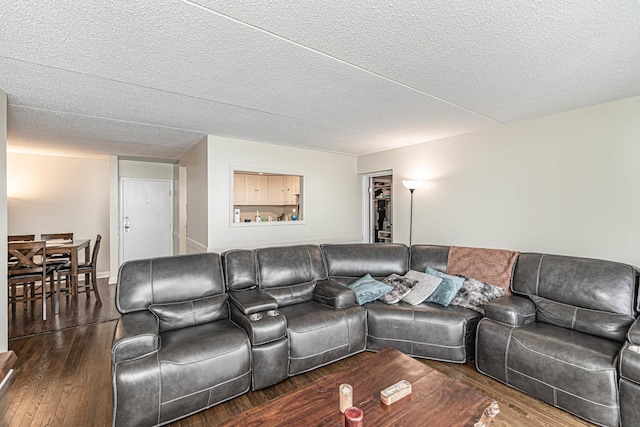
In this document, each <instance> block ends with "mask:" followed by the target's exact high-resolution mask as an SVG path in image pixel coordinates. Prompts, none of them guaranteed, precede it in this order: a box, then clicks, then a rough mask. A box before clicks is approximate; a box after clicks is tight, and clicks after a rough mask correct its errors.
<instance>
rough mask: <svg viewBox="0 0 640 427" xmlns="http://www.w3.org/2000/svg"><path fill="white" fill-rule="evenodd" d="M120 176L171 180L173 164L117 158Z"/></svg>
mask: <svg viewBox="0 0 640 427" xmlns="http://www.w3.org/2000/svg"><path fill="white" fill-rule="evenodd" d="M118 175H119V176H120V177H121V178H138V179H168V180H172V181H173V164H172V163H162V162H151V161H139V160H122V159H120V160H118Z"/></svg>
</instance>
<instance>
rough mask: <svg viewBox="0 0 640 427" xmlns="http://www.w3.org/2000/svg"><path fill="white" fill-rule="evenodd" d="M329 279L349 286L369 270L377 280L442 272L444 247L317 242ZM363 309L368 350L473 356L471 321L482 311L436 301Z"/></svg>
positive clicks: (457, 358)
mask: <svg viewBox="0 0 640 427" xmlns="http://www.w3.org/2000/svg"><path fill="white" fill-rule="evenodd" d="M322 251H323V254H324V256H325V261H326V264H327V269H328V273H329V279H330V280H332V281H335V282H337V283H340V284H343V285H348V284H349V283H352V282H353V281H355V280H356V279H358V278H360V277H362V276H364V275H365V274H367V273H369V274H371V275H372V276H373V277H374V278H377V279H379V280H382V279H383V278H385V277H387V276H389V275H390V274H393V273H395V274H399V275H404V274H406V272H407V271H408V270H409V269H412V270H416V271H421V272H424V271H425V269H426V267H432V268H434V269H436V270H439V271H442V272H445V271H446V269H447V259H448V254H449V247H447V246H431V245H414V246H412V247H411V252H409V248H408V247H407V246H405V245H403V244H382V245H377V244H368V243H355V244H325V245H322ZM364 307H365V308H366V309H367V350H371V351H379V350H382V349H383V348H386V347H393V348H395V349H397V350H399V351H402V352H403V353H405V354H408V355H410V356H413V357H422V358H428V359H434V360H442V361H447V362H457V363H464V362H466V361H467V360H469V359H471V358H473V354H474V343H475V331H476V325H477V324H478V321H479V320H480V318H481V315H480V314H479V313H477V312H475V311H473V310H469V309H466V308H462V307H455V306H451V305H450V306H448V307H443V306H441V305H439V304H435V303H422V304H418V305H415V306H414V305H410V304H407V303H405V302H402V301H401V302H399V303H397V304H386V303H384V302H380V301H374V302H371V303H367V304H365V305H364Z"/></svg>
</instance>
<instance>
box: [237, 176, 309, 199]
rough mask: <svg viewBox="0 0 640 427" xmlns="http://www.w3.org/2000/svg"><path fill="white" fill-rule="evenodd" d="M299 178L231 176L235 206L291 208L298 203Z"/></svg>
mask: <svg viewBox="0 0 640 427" xmlns="http://www.w3.org/2000/svg"><path fill="white" fill-rule="evenodd" d="M300 183H301V177H300V176H297V175H258V174H251V173H234V174H233V204H234V205H235V206H260V205H262V206H264V205H266V206H287V205H289V206H291V205H298V204H299V203H300V198H299V196H300Z"/></svg>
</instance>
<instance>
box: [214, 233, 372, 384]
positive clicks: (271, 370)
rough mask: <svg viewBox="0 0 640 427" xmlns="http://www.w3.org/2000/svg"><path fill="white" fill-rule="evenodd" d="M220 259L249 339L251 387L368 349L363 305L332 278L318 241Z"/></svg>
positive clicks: (238, 318)
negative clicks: (255, 317)
mask: <svg viewBox="0 0 640 427" xmlns="http://www.w3.org/2000/svg"><path fill="white" fill-rule="evenodd" d="M223 263H224V270H225V277H226V282H227V289H228V293H229V297H230V300H231V306H232V308H231V316H232V319H233V320H234V321H235V322H236V323H237V324H239V325H241V326H242V327H243V328H244V329H245V331H246V332H247V334H248V335H249V337H250V339H251V343H252V354H253V379H252V381H253V383H252V384H253V385H252V388H253V389H254V390H258V389H261V388H265V387H268V386H270V385H273V384H276V383H278V382H280V381H282V380H284V379H286V378H287V377H288V376H293V375H297V374H300V373H302V372H306V371H309V370H312V369H315V368H317V367H319V366H322V365H325V364H328V363H331V362H334V361H336V360H339V359H342V358H344V357H347V356H350V355H352V354H355V353H358V352H361V351H364V349H365V335H366V332H365V326H366V322H365V311H364V310H363V309H362V308H361V307H360V306H358V305H357V304H356V302H355V293H354V292H353V291H352V290H350V289H348V288H345V287H344V286H340V285H338V284H335V283H332V282H330V281H328V280H327V271H326V267H325V264H324V260H323V257H322V252H321V250H320V247H319V246H317V245H300V246H285V247H270V248H264V249H255V250H232V251H228V252H225V253H224V254H223ZM252 314H260V315H261V318H260V319H259V320H251V317H250V316H251V315H252ZM270 314H275V316H270Z"/></svg>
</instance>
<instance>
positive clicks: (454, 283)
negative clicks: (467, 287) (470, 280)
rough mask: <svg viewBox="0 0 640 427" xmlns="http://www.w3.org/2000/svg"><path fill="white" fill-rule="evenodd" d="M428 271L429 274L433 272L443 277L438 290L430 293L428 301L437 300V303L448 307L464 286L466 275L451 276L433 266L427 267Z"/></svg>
mask: <svg viewBox="0 0 640 427" xmlns="http://www.w3.org/2000/svg"><path fill="white" fill-rule="evenodd" d="M426 272H427V274H432V275H434V276H436V277H439V278H441V279H442V282H440V284H439V285H438V287H437V288H436V290H435V291H433V293H432V294H431V295H429V298H427V299H426V301H427V302H435V303H436V304H440V305H443V306H445V307H447V306H448V305H449V304H450V303H451V300H452V299H453V298H454V297H455V296H456V294H457V293H458V291H459V290H460V288H461V287H462V284H463V283H464V277H456V276H450V275H448V274H444V273H441V272H439V271H438V270H434V269H433V268H431V267H427V271H426Z"/></svg>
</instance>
